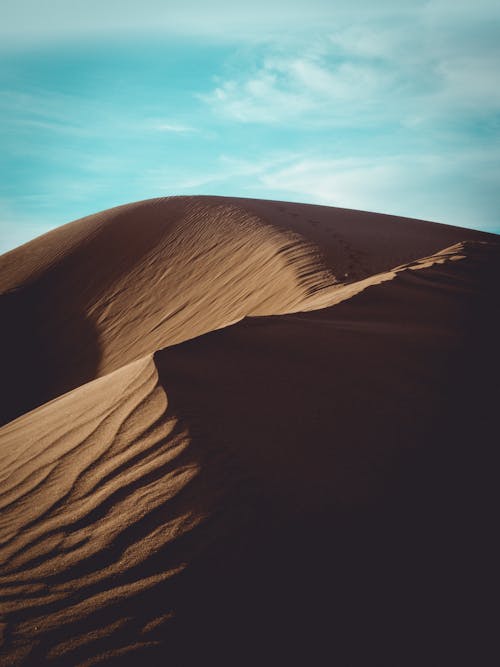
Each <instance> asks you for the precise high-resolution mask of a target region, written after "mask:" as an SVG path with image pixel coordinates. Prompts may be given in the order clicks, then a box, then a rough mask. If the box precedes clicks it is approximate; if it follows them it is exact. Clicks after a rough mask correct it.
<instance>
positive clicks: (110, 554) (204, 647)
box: [0, 197, 500, 665]
mask: <svg viewBox="0 0 500 667" xmlns="http://www.w3.org/2000/svg"><path fill="white" fill-rule="evenodd" d="M499 260H500V245H499V244H498V243H497V239H496V237H494V236H491V235H487V234H482V233H480V232H474V231H470V230H465V229H460V228H453V227H446V226H443V225H437V224H435V223H426V222H420V221H412V220H403V219H397V218H393V217H390V216H380V215H376V214H369V213H361V212H356V211H346V210H342V209H332V208H328V207H316V206H308V205H302V204H288V203H281V202H262V201H257V200H242V199H226V198H218V197H199V198H189V197H182V198H171V199H165V200H152V201H150V202H141V203H138V204H132V205H128V206H124V207H119V208H118V209H113V210H110V211H106V212H104V213H101V214H98V215H96V216H91V217H90V218H87V219H84V220H81V221H77V222H74V223H70V224H69V225H66V226H64V227H62V228H59V229H57V230H55V231H54V232H51V233H49V234H47V235H45V236H44V237H40V238H39V239H35V240H34V241H32V242H30V243H28V244H26V245H24V246H21V247H20V248H18V249H16V250H14V251H12V252H11V253H8V254H7V255H4V256H3V257H2V259H1V261H0V277H1V285H2V292H3V296H2V297H1V300H0V308H1V309H2V314H3V317H4V320H3V321H5V322H6V325H7V326H6V327H5V328H4V332H3V343H4V344H3V347H2V349H3V351H4V355H5V357H4V361H3V364H4V368H5V372H4V373H3V376H2V396H5V400H4V408H3V414H4V421H6V422H9V423H7V424H6V425H5V426H4V427H3V428H2V429H0V462H1V463H0V479H1V485H0V508H1V514H0V563H1V566H0V595H1V598H0V610H1V614H2V618H1V625H0V628H1V629H2V631H3V647H2V661H3V662H2V664H6V665H40V664H54V665H93V664H116V665H122V664H132V665H135V664H138V663H139V662H140V661H142V662H146V663H147V664H158V665H163V664H173V665H191V664H210V665H212V664H214V665H215V664H217V665H219V664H228V665H229V664H231V665H233V664H248V665H255V664H263V665H267V664H280V665H281V664H324V663H326V664H338V665H358V664H359V665H368V664H370V665H371V664H383V665H422V664H430V663H431V664H436V665H448V664H449V665H452V664H453V665H455V664H459V663H460V662H462V661H463V660H464V659H465V662H466V663H467V662H468V664H473V663H476V664H477V662H478V661H479V662H481V663H482V664H489V663H486V662H483V661H482V660H481V652H482V651H483V652H484V656H486V657H487V655H488V653H487V651H488V638H489V633H488V625H487V615H486V613H485V610H486V609H487V606H488V588H489V577H490V576H492V573H493V558H492V550H491V547H492V543H493V539H492V538H491V537H490V536H491V534H492V532H491V527H492V526H493V525H494V517H495V509H494V508H495V504H494V494H493V489H494V485H493V483H494V480H493V479H492V477H493V474H494V470H495V467H494V465H493V462H494V454H495V446H494V443H495V440H494V439H492V435H491V434H493V433H495V430H496V413H495V409H496V397H497V395H498V377H499V375H498V373H499V370H500V359H499V353H498V350H497V340H498V335H499V333H500V325H499V312H500V308H499V296H498V284H499V278H500V261H499ZM346 274H347V275H346ZM66 391H68V393H64V392H66ZM51 399H53V400H51ZM37 406H38V407H37ZM31 408H36V409H34V410H32V411H29V410H30V409H31ZM14 417H18V418H17V419H13V418H14ZM489 559H491V560H489ZM476 630H477V632H476ZM479 638H480V639H481V641H479ZM429 656H432V659H431V660H429ZM485 659H486V658H485ZM471 661H472V662H471Z"/></svg>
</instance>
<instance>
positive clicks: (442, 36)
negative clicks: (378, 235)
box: [0, 0, 500, 251]
mask: <svg viewBox="0 0 500 667" xmlns="http://www.w3.org/2000/svg"><path fill="white" fill-rule="evenodd" d="M0 45H1V46H0V63H1V67H0V121H1V123H0V136H1V139H0V141H1V146H2V151H1V155H0V164H1V169H2V179H1V181H0V251H5V250H8V249H10V248H12V247H15V246H16V245H19V244H20V243H23V242H25V241H27V240H29V239H30V238H33V237H34V236H37V235H39V234H41V233H43V232H45V231H47V230H48V229H51V228H52V227H55V226H58V225H60V224H63V223H65V222H68V221H69V220H72V219H76V218H78V217H82V216H84V215H87V214H90V213H93V212H96V211H99V210H102V209H104V208H109V207H111V206H115V205H117V204H121V203H125V202H129V201H136V200H139V199H145V198H148V197H155V196H165V195H175V194H220V195H237V196H243V197H263V198H274V199H284V200H290V201H305V202H311V203H319V204H330V205H338V206H345V207H349V208H359V209H365V210H372V211H380V212H385V213H393V214H398V215H405V216H410V217H418V218H426V219H430V220H437V221H440V222H445V223H449V224H457V225H461V226H468V227H474V228H478V229H484V230H487V231H494V232H500V215H499V213H498V211H499V209H500V206H499V204H500V187H499V182H500V80H499V79H500V75H499V72H500V4H499V3H498V2H493V1H492V0H475V1H474V2H464V1H461V0H453V1H452V0H435V1H429V2H418V0H415V1H411V2H410V1H407V2H405V0H399V2H393V1H392V0H385V1H383V0H382V1H380V2H377V3H374V2H373V1H369V0H359V1H356V0H350V1H349V2H348V1H347V0H340V1H338V2H335V0H329V1H328V2H327V1H325V2H323V1H319V0H308V1H307V2H306V1H305V0H295V1H294V0H289V2H287V3H283V2H273V0H268V1H266V2H264V1H263V0H253V1H252V2H247V3H245V5H244V4H243V3H241V4H240V5H238V4H237V3H235V2H233V3H229V2H227V1H225V0H215V1H213V2H210V3H208V2H200V1H195V0H185V1H184V2H178V1H172V2H170V1H168V0H163V1H161V0H143V1H142V2H140V3H139V2H137V1H134V0H108V1H106V0H100V1H97V0H87V1H86V2H80V1H79V0H73V1H68V0H44V1H43V2H41V1H40V0H38V1H36V0H16V1H15V2H14V1H13V0H0Z"/></svg>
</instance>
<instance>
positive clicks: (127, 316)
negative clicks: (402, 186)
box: [0, 197, 488, 423]
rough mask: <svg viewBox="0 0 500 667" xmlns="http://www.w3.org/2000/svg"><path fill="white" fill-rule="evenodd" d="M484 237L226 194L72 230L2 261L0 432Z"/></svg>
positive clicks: (133, 208) (134, 207)
mask: <svg viewBox="0 0 500 667" xmlns="http://www.w3.org/2000/svg"><path fill="white" fill-rule="evenodd" d="M487 238H488V235H487V234H482V233H480V232H473V231H470V230H463V229H458V228H453V227H447V226H443V225H437V224H435V223H426V222H419V221H414V220H413V221H409V220H404V219H398V218H394V217H390V216H382V215H377V214H370V213H361V212H355V211H347V210H344V209H335V208H331V207H318V206H311V205H302V204H283V203H279V202H262V201H258V200H244V199H232V198H224V197H172V198H167V199H154V200H150V201H145V202H139V203H136V204H129V205H125V206H120V207H118V208H115V209H110V210H109V211H104V212H102V213H99V214H96V215H93V216H89V217H88V218H84V219H82V220H77V221H75V222H72V223H70V224H68V225H65V226H63V227H60V228H58V229H56V230H54V231H52V232H49V233H48V234H45V235H44V236H41V237H39V238H37V239H35V240H33V241H31V242H29V243H27V244H25V245H23V246H21V247H19V248H17V249H15V250H13V251H11V252H9V253H7V254H6V255H4V256H2V257H1V258H0V315H1V318H2V327H3V331H2V347H1V355H2V356H1V364H2V369H3V372H2V376H1V378H0V389H1V391H2V394H3V396H4V400H3V403H2V413H1V415H0V421H1V423H6V422H8V421H10V420H11V419H13V418H15V417H17V416H18V415H20V414H23V413H24V412H26V411H28V410H30V409H32V408H34V407H36V406H38V405H41V404H43V403H45V402H46V401H48V400H50V399H52V398H54V397H55V396H58V395H61V394H62V393H64V392H66V391H69V390H71V389H73V388H75V387H77V386H79V385H81V384H83V383H84V382H88V381H90V380H93V379H94V378H96V377H101V376H103V375H105V374H106V373H109V372H111V371H113V370H116V369H117V368H119V367H121V366H122V365H124V364H127V363H129V362H131V361H134V360H136V359H139V358H141V357H143V356H144V355H145V354H148V353H152V352H154V351H156V350H158V349H161V348H163V347H165V346H167V345H171V344H174V343H178V342H181V341H184V340H187V339H190V338H193V337H195V336H198V335H200V334H203V333H206V332H208V331H213V330H214V329H217V328H219V327H223V326H227V325H228V324H230V323H232V322H236V321H238V320H240V319H242V318H243V317H247V316H254V315H276V314H283V313H290V312H295V311H300V310H306V309H309V308H315V307H320V306H323V305H325V297H326V293H325V289H326V288H328V287H330V286H331V285H332V284H333V285H338V284H339V283H340V284H341V283H343V282H346V281H347V282H351V281H353V280H359V279H361V278H365V277H367V276H369V275H372V274H373V273H378V272H381V271H387V270H389V269H391V268H392V267H394V266H396V265H398V264H402V263H405V262H409V261H413V260H416V259H418V258H419V257H423V256H426V255H430V254H433V253H435V252H437V251H438V250H440V249H442V248H444V247H447V246H450V245H452V244H454V243H457V242H459V241H463V240H467V239H469V240H481V239H485V240H486V239H487Z"/></svg>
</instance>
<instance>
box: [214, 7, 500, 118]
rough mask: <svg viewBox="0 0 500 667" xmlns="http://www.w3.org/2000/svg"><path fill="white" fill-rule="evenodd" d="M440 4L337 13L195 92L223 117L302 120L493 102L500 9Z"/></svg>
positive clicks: (410, 114)
mask: <svg viewBox="0 0 500 667" xmlns="http://www.w3.org/2000/svg"><path fill="white" fill-rule="evenodd" d="M438 4H439V5H440V7H434V6H433V3H426V4H423V5H418V4H417V3H415V4H414V5H413V8H412V10H411V11H410V10H409V11H407V12H406V13H405V12H400V13H397V12H394V13H393V14H391V15H390V16H389V17H387V16H386V15H385V14H384V13H383V12H382V13H381V15H379V16H377V15H376V16H375V18H374V20H372V21H370V20H367V17H366V16H365V15H363V13H359V14H356V13H354V11H352V12H351V13H349V12H348V11H344V12H341V13H340V14H339V15H338V17H337V20H336V21H335V22H334V25H328V24H327V25H325V26H324V29H323V30H322V31H321V33H319V34H318V35H317V36H316V39H315V41H314V42H313V43H309V44H306V43H305V42H300V43H298V45H295V47H294V48H289V49H288V51H287V48H286V47H285V46H284V45H283V44H280V42H279V40H277V42H276V43H275V44H274V45H272V46H269V45H268V46H267V47H265V48H263V49H262V50H261V52H260V60H259V61H258V63H257V65H253V67H252V68H251V69H250V70H249V69H248V67H247V68H245V67H243V68H242V73H241V74H237V75H234V73H230V74H228V75H227V76H226V77H225V78H220V77H219V78H217V79H216V80H215V86H214V89H213V90H212V91H211V92H210V93H209V94H205V95H204V96H203V97H202V99H203V100H204V101H205V103H207V104H208V105H209V106H210V107H211V109H212V111H213V112H214V113H215V114H216V115H217V116H218V117H221V118H226V119H228V118H229V119H232V120H234V121H239V122H244V123H269V124H279V123H288V124H292V123H293V124H297V123H299V124H301V125H302V126H306V127H307V126H312V125H315V126H324V125H330V126H340V127H341V126H363V124H373V123H380V122H381V121H383V122H386V123H388V122H389V123H390V122H392V123H394V122H395V123H402V124H403V125H411V124H412V123H413V122H419V123H421V122H423V121H425V120H427V119H429V120H432V121H434V120H436V119H438V118H446V117H447V116H448V115H449V114H450V113H452V114H453V116H454V118H455V119H457V118H458V119H459V118H460V117H462V118H465V117H467V115H471V114H479V115H483V116H484V115H485V114H488V113H491V112H498V111H500V87H499V86H498V71H499V70H500V42H499V41H498V39H495V38H494V35H495V33H496V35H498V29H500V11H499V10H498V9H493V4H492V3H490V2H483V3H480V5H481V6H480V7H478V9H477V11H472V10H471V7H470V3H469V5H467V4H466V3H458V5H457V6H456V7H454V5H453V4H451V3H445V2H441V3H438ZM490 10H491V11H490ZM493 26H496V30H494V29H493V30H492V27H493ZM417 119H418V120H417Z"/></svg>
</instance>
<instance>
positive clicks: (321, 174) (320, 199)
mask: <svg viewBox="0 0 500 667" xmlns="http://www.w3.org/2000/svg"><path fill="white" fill-rule="evenodd" d="M499 174H500V156H498V155H497V156H495V155H492V154H491V153H490V152H489V151H487V150H470V151H462V152H460V153H455V154H453V155H449V154H448V155H447V154H442V153H439V154H438V153H435V154H434V153H421V154H394V155H389V156H385V157H380V156H367V157H359V158H343V159H336V158H326V159H325V158H315V157H314V156H312V157H303V158H300V159H298V160H295V161H293V162H292V163H291V164H289V165H288V166H285V167H283V168H279V169H276V170H268V171H266V172H263V173H261V174H260V175H259V181H260V183H261V184H262V185H263V186H264V187H265V188H268V189H269V190H275V191H276V190H280V191H281V192H282V193H285V194H287V196H288V197H291V198H293V199H294V200H296V201H297V200H299V201H300V200H302V201H310V202H317V203H323V204H325V205H330V206H341V207H344V208H354V209H363V210H370V211H377V212H381V213H392V214H394V215H402V216H408V217H420V218H425V219H431V220H436V221H439V222H446V223H448V224H455V225H459V226H469V227H471V226H474V225H475V223H476V219H477V217H478V216H479V217H480V218H481V219H482V220H483V224H484V223H486V226H488V227H489V228H490V229H491V230H492V231H499V229H500V221H499V220H498V217H497V216H496V212H495V213H492V211H491V200H492V199H493V198H494V197H495V191H496V187H497V185H496V184H497V183H498V180H497V179H498V176H499ZM457 181H458V182H462V183H467V187H464V188H463V189H462V190H457V188H456V183H457ZM488 200H489V201H488Z"/></svg>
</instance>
